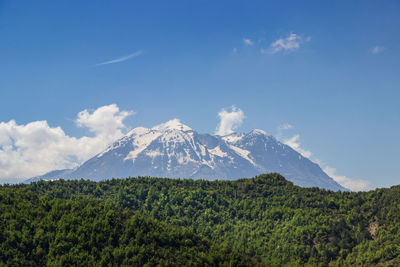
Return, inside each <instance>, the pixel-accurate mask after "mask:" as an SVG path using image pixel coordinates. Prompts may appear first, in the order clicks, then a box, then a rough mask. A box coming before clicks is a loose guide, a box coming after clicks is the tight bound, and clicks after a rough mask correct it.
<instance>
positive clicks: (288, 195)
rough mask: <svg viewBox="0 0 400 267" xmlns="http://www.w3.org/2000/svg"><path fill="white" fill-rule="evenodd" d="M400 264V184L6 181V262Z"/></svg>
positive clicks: (263, 178) (0, 234) (1, 194)
mask: <svg viewBox="0 0 400 267" xmlns="http://www.w3.org/2000/svg"><path fill="white" fill-rule="evenodd" d="M157 265H159V266H171V265H181V266H375V265H376V266H400V186H393V187H391V188H386V189H376V190H374V191H369V192H333V191H327V190H323V189H318V188H301V187H298V186H295V185H293V184H292V183H291V182H289V181H287V180H285V178H284V177H282V176H281V175H279V174H276V173H274V174H266V175H260V176H257V177H254V178H251V179H240V180H235V181H207V180H190V179H167V178H150V177H138V178H127V179H111V180H106V181H101V182H93V181H88V180H57V181H40V182H36V183H31V184H19V185H3V186H0V266H157Z"/></svg>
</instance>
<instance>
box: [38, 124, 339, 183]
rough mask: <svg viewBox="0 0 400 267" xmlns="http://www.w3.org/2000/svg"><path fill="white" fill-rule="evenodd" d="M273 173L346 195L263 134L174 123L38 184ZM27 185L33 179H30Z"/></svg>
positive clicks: (134, 135)
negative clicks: (198, 129)
mask: <svg viewBox="0 0 400 267" xmlns="http://www.w3.org/2000/svg"><path fill="white" fill-rule="evenodd" d="M268 172H278V173H280V174H282V175H283V176H284V177H286V178H287V179H288V180H290V181H292V182H293V183H294V184H296V185H300V186H304V187H312V186H317V187H321V188H326V189H331V190H345V189H344V188H343V187H342V186H340V185H339V184H337V183H336V182H335V181H334V180H333V179H332V178H330V177H329V176H328V175H327V174H326V173H324V172H323V171H322V169H321V168H320V167H319V166H318V165H317V164H315V163H313V162H311V161H310V160H309V159H307V158H305V157H303V156H302V155H301V154H299V153H298V152H296V151H295V150H293V149H292V148H290V147H289V146H287V145H285V144H283V143H281V142H279V141H278V140H276V139H275V138H274V137H273V136H271V135H269V134H267V133H266V132H264V131H262V130H253V131H251V132H250V133H247V134H245V133H234V134H230V135H227V136H218V135H210V134H199V133H197V132H196V131H194V130H193V129H191V128H190V127H188V126H186V125H184V124H182V123H181V122H180V121H179V120H178V119H174V120H171V121H168V122H166V123H164V124H161V125H158V126H155V127H153V128H143V127H138V128H135V129H133V130H132V131H130V132H129V133H128V134H126V135H125V136H124V137H123V138H121V139H119V140H117V141H116V142H114V143H113V144H112V145H110V146H109V147H108V148H107V149H106V150H104V151H103V152H101V153H100V154H98V155H96V156H95V157H93V158H91V159H89V160H88V161H86V162H85V163H83V164H82V165H81V166H79V167H78V168H76V169H74V170H62V171H56V172H52V173H48V174H46V175H44V176H42V177H37V178H35V179H33V180H37V179H46V180H47V179H55V178H59V176H60V177H62V178H65V179H79V178H86V179H92V180H102V179H109V178H112V177H129V176H131V177H134V176H154V177H171V178H174V177H177V178H178V177H179V178H194V179H210V180H212V179H237V178H242V177H252V176H255V175H258V174H261V173H268ZM30 181H32V179H31V180H30Z"/></svg>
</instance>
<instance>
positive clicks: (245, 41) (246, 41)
mask: <svg viewBox="0 0 400 267" xmlns="http://www.w3.org/2000/svg"><path fill="white" fill-rule="evenodd" d="M243 43H244V44H245V45H247V46H252V45H254V42H253V41H252V40H251V39H246V38H244V39H243Z"/></svg>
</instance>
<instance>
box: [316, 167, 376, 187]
mask: <svg viewBox="0 0 400 267" xmlns="http://www.w3.org/2000/svg"><path fill="white" fill-rule="evenodd" d="M323 170H324V172H325V173H326V174H328V175H329V176H330V177H332V178H333V180H335V181H336V182H337V183H339V184H340V185H342V186H344V187H346V188H348V189H350V190H352V191H366V190H368V189H369V188H370V185H371V183H370V182H369V181H366V180H361V179H353V178H349V177H346V176H344V175H338V174H336V169H335V168H332V167H330V166H324V167H323Z"/></svg>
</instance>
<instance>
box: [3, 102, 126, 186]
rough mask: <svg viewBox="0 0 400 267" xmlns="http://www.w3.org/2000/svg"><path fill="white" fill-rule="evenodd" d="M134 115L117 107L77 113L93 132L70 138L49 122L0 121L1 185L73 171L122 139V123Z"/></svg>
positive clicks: (104, 107) (82, 124)
mask: <svg viewBox="0 0 400 267" xmlns="http://www.w3.org/2000/svg"><path fill="white" fill-rule="evenodd" d="M131 114H133V112H131V111H120V110H119V108H118V106H117V105H115V104H112V105H109V106H103V107H100V108H98V109H96V110H95V111H93V112H92V113H90V112H89V111H87V110H84V111H81V112H79V113H78V117H77V119H76V123H77V125H78V126H81V127H86V128H88V129H89V131H91V132H93V133H94V136H93V137H89V136H83V137H80V138H76V137H72V136H69V135H67V134H66V133H65V132H64V131H63V129H62V128H61V127H51V126H49V125H48V123H47V121H34V122H30V123H28V124H22V125H19V124H17V123H16V122H15V121H14V120H11V121H9V122H0V178H1V180H0V182H4V181H6V179H7V181H8V182H9V181H10V178H29V177H33V176H37V175H41V174H44V173H46V172H48V171H51V170H55V169H65V168H72V167H75V166H77V165H78V164H80V163H82V162H83V161H85V160H87V159H89V158H91V157H93V156H94V155H96V154H97V153H99V152H101V151H102V150H103V149H104V148H105V147H106V146H107V145H109V144H110V143H112V142H113V141H115V140H116V139H118V138H120V137H122V136H123V130H124V129H126V126H125V125H124V123H123V120H124V119H125V118H126V117H127V116H129V115H131Z"/></svg>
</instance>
